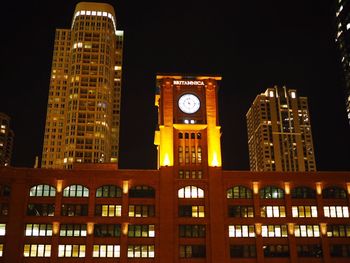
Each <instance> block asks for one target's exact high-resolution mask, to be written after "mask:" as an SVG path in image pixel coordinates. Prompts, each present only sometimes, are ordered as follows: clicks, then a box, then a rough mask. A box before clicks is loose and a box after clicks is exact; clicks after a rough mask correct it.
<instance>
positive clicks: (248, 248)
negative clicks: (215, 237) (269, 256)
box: [230, 245, 256, 258]
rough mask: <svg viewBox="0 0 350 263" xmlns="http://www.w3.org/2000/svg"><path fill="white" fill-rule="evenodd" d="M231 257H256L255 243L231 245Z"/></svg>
mask: <svg viewBox="0 0 350 263" xmlns="http://www.w3.org/2000/svg"><path fill="white" fill-rule="evenodd" d="M230 257H231V258H255V257H256V247H255V245H230Z"/></svg>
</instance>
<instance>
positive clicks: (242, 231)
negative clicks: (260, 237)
mask: <svg viewBox="0 0 350 263" xmlns="http://www.w3.org/2000/svg"><path fill="white" fill-rule="evenodd" d="M228 236H229V237H255V227H254V225H229V226H228Z"/></svg>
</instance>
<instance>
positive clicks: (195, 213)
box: [179, 205, 205, 217]
mask: <svg viewBox="0 0 350 263" xmlns="http://www.w3.org/2000/svg"><path fill="white" fill-rule="evenodd" d="M179 217H205V213H204V206H203V205H180V206H179Z"/></svg>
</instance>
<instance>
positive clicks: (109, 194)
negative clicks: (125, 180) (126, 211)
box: [96, 185, 122, 198]
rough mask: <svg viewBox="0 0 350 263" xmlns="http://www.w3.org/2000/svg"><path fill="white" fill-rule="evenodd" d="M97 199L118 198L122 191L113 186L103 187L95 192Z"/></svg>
mask: <svg viewBox="0 0 350 263" xmlns="http://www.w3.org/2000/svg"><path fill="white" fill-rule="evenodd" d="M96 197H97V198H119V197H122V189H121V188H120V187H118V186H115V185H103V186H101V187H99V188H97V190H96Z"/></svg>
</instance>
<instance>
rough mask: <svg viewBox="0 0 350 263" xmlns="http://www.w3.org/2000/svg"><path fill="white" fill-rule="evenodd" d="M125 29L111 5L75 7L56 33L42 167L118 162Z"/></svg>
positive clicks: (85, 4) (80, 4) (79, 5)
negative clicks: (69, 23)
mask: <svg viewBox="0 0 350 263" xmlns="http://www.w3.org/2000/svg"><path fill="white" fill-rule="evenodd" d="M122 51H123V31H120V30H117V29H116V18H115V13H114V9H113V7H112V6H111V5H109V4H103V3H87V2H81V3H79V4H77V6H76V8H75V11H74V15H73V21H72V26H71V29H57V30H56V36H55V45H54V53H53V62H52V71H51V79H50V90H49V98H48V107H47V117H46V124H45V135H44V146H43V153H42V167H45V168H71V167H72V164H73V163H104V162H114V163H116V162H117V160H118V145H119V118H120V95H121V93H120V92H121V77H122Z"/></svg>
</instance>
